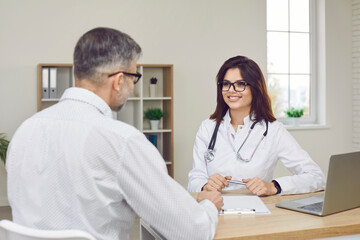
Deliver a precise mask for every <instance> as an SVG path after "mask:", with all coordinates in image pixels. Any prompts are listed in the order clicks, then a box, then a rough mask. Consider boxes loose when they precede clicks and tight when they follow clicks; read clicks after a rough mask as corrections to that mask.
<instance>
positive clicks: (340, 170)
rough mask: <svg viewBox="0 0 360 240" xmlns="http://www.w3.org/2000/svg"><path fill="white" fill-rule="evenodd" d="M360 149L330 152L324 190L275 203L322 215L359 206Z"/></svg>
mask: <svg viewBox="0 0 360 240" xmlns="http://www.w3.org/2000/svg"><path fill="white" fill-rule="evenodd" d="M359 190H360V152H352V153H345V154H338V155H332V156H331V157H330V162H329V170H328V175H327V182H326V188H325V193H324V194H319V195H315V196H312V197H307V198H301V199H297V200H292V201H287V202H282V203H278V204H276V206H277V207H280V208H286V209H290V210H295V211H299V212H304V213H310V214H314V215H318V216H326V215H329V214H332V213H336V212H341V211H345V210H348V209H351V208H356V207H359V206H360V191H359Z"/></svg>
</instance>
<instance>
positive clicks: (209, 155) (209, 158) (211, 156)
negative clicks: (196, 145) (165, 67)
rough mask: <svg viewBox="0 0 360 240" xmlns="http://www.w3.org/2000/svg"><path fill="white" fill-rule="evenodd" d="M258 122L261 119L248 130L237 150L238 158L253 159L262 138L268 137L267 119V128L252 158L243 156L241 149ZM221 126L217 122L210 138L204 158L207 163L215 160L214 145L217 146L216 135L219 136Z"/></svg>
mask: <svg viewBox="0 0 360 240" xmlns="http://www.w3.org/2000/svg"><path fill="white" fill-rule="evenodd" d="M258 122H259V121H256V122H254V123H253V124H252V125H251V127H250V129H249V132H248V134H247V136H246V138H245V140H244V141H243V143H242V144H241V146H240V147H239V149H238V150H237V152H236V159H237V160H239V161H243V162H250V161H251V159H252V157H253V156H254V154H255V152H256V150H257V149H258V147H259V145H260V143H261V142H262V140H263V139H264V138H265V137H266V135H267V133H268V122H267V121H265V123H266V130H265V132H264V133H263V135H262V137H261V139H260V141H259V142H258V144H257V145H256V147H255V149H254V151H253V153H252V154H251V156H250V158H248V159H247V158H243V157H242V156H241V155H240V150H241V148H242V147H243V146H244V144H245V142H246V141H247V139H248V138H249V136H250V133H251V131H252V130H253V129H254V127H255V125H256V124H257V123H258ZM219 126H220V124H216V126H215V129H214V132H213V135H212V137H211V140H210V143H209V146H208V149H207V151H206V152H205V153H204V159H205V162H206V163H209V162H212V161H214V159H215V150H214V147H215V143H216V136H217V133H218V131H219Z"/></svg>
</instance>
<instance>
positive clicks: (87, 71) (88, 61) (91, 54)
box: [74, 27, 141, 83]
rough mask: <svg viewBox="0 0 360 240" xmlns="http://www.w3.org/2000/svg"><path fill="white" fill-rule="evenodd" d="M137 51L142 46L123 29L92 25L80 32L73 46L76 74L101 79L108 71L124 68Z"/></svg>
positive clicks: (99, 80) (78, 78)
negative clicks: (82, 32)
mask: <svg viewBox="0 0 360 240" xmlns="http://www.w3.org/2000/svg"><path fill="white" fill-rule="evenodd" d="M140 54H141V47H140V46H139V45H138V44H137V43H136V42H135V41H134V40H133V39H132V38H131V37H130V36H129V35H127V34H126V33H123V32H120V31H118V30H115V29H111V28H103V27H99V28H94V29H92V30H90V31H88V32H86V33H85V34H84V35H83V36H81V38H80V39H79V41H78V42H77V44H76V46H75V50H74V75H75V78H76V79H77V80H82V79H89V80H91V81H93V82H95V83H102V82H103V81H104V79H105V76H107V75H108V74H111V73H113V72H116V71H119V70H125V71H126V70H127V69H128V68H129V67H130V64H131V62H132V61H133V60H137V59H138V58H139V57H140Z"/></svg>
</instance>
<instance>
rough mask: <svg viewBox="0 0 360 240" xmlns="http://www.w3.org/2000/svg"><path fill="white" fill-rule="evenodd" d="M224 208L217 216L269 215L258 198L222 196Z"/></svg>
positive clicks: (268, 211)
mask: <svg viewBox="0 0 360 240" xmlns="http://www.w3.org/2000/svg"><path fill="white" fill-rule="evenodd" d="M223 199H224V206H223V207H222V208H221V210H220V213H219V215H238V214H270V213H271V212H270V210H269V209H268V208H267V207H266V205H265V204H264V202H263V201H262V200H261V199H260V198H259V197H258V196H223Z"/></svg>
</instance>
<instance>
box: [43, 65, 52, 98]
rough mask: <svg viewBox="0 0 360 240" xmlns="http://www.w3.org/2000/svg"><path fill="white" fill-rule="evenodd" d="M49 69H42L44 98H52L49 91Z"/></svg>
mask: <svg viewBox="0 0 360 240" xmlns="http://www.w3.org/2000/svg"><path fill="white" fill-rule="evenodd" d="M49 90H50V89H49V68H48V67H43V68H42V98H50V91H49Z"/></svg>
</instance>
